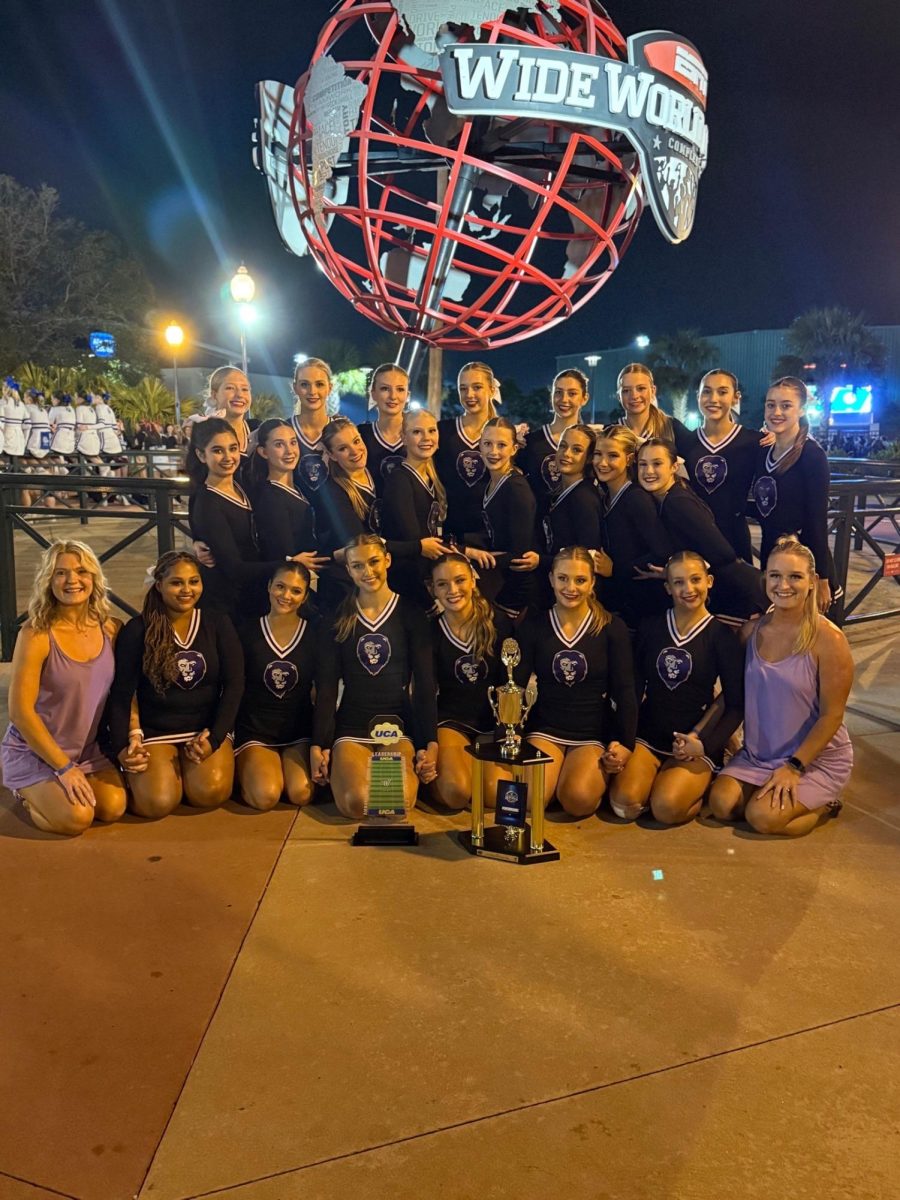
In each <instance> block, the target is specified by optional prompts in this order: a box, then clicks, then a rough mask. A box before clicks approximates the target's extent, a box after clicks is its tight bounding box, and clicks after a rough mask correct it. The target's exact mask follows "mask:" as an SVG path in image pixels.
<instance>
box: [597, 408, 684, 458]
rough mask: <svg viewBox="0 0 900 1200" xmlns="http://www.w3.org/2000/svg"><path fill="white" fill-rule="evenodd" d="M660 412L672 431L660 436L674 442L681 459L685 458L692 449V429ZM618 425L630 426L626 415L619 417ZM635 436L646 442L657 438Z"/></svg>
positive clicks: (650, 435) (642, 435)
mask: <svg viewBox="0 0 900 1200" xmlns="http://www.w3.org/2000/svg"><path fill="white" fill-rule="evenodd" d="M659 411H660V413H661V414H662V416H664V417H665V419H666V420H667V421H668V423H669V430H670V432H665V431H664V432H663V433H662V434H660V435H659V436H661V437H663V438H664V439H665V440H666V441H668V442H674V444H675V449H676V450H677V451H678V453H679V454H680V455H681V457H682V458H684V457H685V454H686V453H687V451H688V450H689V449H690V446H691V440H692V438H693V436H694V435H693V434H692V433H691V431H690V429H688V427H687V425H684V424H682V422H681V421H679V420H678V418H677V417H670V416H669V414H668V413H666V412H663V410H662V409H660V410H659ZM616 424H617V425H627V424H628V423H627V421H626V420H625V415H624V413H623V415H622V416H621V417H619V419H618V421H617V422H616ZM631 432H632V433H634V430H633V429H632V431H631ZM634 436H635V437H636V438H637V439H638V441H641V442H646V441H647V440H648V439H649V438H651V437H655V436H657V435H655V434H651V433H644V434H640V433H635V434H634Z"/></svg>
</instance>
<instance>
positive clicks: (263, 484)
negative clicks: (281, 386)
mask: <svg viewBox="0 0 900 1200" xmlns="http://www.w3.org/2000/svg"><path fill="white" fill-rule="evenodd" d="M299 461H300V445H299V442H298V440H297V434H296V431H295V430H294V427H293V426H292V425H291V424H290V422H289V421H283V420H282V419H281V418H280V417H271V418H270V419H269V420H268V421H263V423H262V424H261V425H260V427H259V429H258V430H257V431H256V452H255V454H254V456H253V460H252V462H251V464H250V470H249V472H248V475H249V478H248V487H249V490H250V499H251V503H252V504H253V515H254V517H255V524H256V536H257V540H258V542H259V550H260V553H261V555H262V557H263V558H264V559H272V560H277V559H285V558H288V557H293V560H294V562H298V563H302V565H303V566H304V567H306V568H307V570H310V571H316V570H318V569H319V567H322V566H325V565H326V564H327V563H328V561H329V560H328V558H327V557H325V556H323V555H319V554H318V552H317V551H316V550H315V548H314V547H315V544H316V532H315V520H314V517H313V510H312V505H311V504H310V503H309V501H308V500H307V499H306V497H305V496H304V495H303V493H302V492H301V491H299V490H298V489H297V488H296V487H295V486H294V471H295V469H296V467H297V463H298V462H299Z"/></svg>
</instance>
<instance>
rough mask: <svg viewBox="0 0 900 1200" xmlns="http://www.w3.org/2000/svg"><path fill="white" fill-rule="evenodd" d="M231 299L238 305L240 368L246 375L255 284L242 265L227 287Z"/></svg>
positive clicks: (253, 311)
mask: <svg viewBox="0 0 900 1200" xmlns="http://www.w3.org/2000/svg"><path fill="white" fill-rule="evenodd" d="M229 286H230V288H231V298H232V300H233V301H234V302H235V304H237V305H238V321H239V322H240V326H241V367H242V368H243V371H244V374H245V375H246V374H247V326H248V325H251V324H252V323H253V321H254V320H255V319H256V311H255V310H254V308H253V305H252V304H251V303H250V301H251V300H252V299H253V297H254V296H255V295H256V284H255V283H254V281H253V276H252V275H251V274H250V272H249V271H248V270H247V268H246V267H245V266H244V264H243V263H241V265H240V266H239V267H238V269H237V270H236V271H235V273H234V277H233V278H232V280H231V284H230V285H229Z"/></svg>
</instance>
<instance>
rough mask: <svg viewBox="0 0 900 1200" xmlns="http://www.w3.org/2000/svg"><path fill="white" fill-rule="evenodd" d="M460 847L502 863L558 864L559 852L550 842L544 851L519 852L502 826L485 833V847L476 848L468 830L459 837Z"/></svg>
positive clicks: (524, 864)
mask: <svg viewBox="0 0 900 1200" xmlns="http://www.w3.org/2000/svg"><path fill="white" fill-rule="evenodd" d="M459 842H460V845H461V846H463V847H464V849H466V850H468V852H469V853H470V854H477V855H478V856H479V857H480V858H496V859H499V860H501V861H502V862H514V863H518V864H519V865H520V866H522V867H526V866H528V865H529V863H542V862H556V860H557V859H558V858H559V851H558V850H557V849H556V847H555V846H551V845H550V843H549V842H544V848H543V849H542V850H517V849H516V848H515V847H514V846H512V847H511V846H510V844H509V842H508V841H507V840H506V830H505V828H504V827H503V826H502V825H489V826H488V827H487V829H485V831H484V845H482V846H476V845H475V844H474V843H473V841H472V834H471V831H470V830H468V829H466V830H464V831H463V832H462V833H460V835H459Z"/></svg>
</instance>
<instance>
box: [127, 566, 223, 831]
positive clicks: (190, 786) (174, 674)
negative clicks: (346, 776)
mask: <svg viewBox="0 0 900 1200" xmlns="http://www.w3.org/2000/svg"><path fill="white" fill-rule="evenodd" d="M202 592H203V584H202V583H201V580H200V564H199V562H198V561H197V559H196V558H194V556H193V555H192V554H188V553H186V552H184V551H177V550H170V551H169V552H168V553H166V554H164V555H163V556H162V557H161V558H160V560H159V561H158V562H157V564H156V566H155V567H154V568H153V582H152V583H151V585H150V589H149V591H148V592H147V595H146V597H145V598H144V607H143V610H142V611H141V615H140V616H139V617H132V619H131V620H130V621H129V622H128V624H127V625H126V626H125V628H124V629H123V630H122V633H121V634H120V635H119V639H118V641H117V643H116V674H115V679H114V681H113V686H112V690H111V692H110V704H109V731H110V740H111V742H112V748H113V751H114V752H115V753H116V755H117V756H118V759H119V762H120V763H121V764H122V767H123V768H124V770H125V771H126V772H127V778H128V784H129V788H130V791H131V801H132V807H133V809H134V811H135V812H136V813H137V814H138V815H139V816H142V817H165V816H167V815H168V814H169V813H170V812H171V811H172V810H173V809H174V808H175V807H177V805H178V804H180V803H181V800H182V799H184V800H185V801H186V802H187V803H188V804H191V805H193V806H194V807H195V808H216V807H217V806H218V805H220V804H221V803H222V802H223V801H225V800H227V799H228V797H229V796H230V795H231V788H232V785H233V783H234V754H233V753H232V749H231V741H230V735H231V731H232V729H233V728H234V718H235V715H236V714H237V709H238V704H239V703H240V699H241V693H242V692H243V690H244V656H243V654H242V652H241V644H240V642H239V641H238V638H237V634H236V633H235V631H234V627H233V626H232V624H231V621H230V619H229V618H228V617H227V616H225V614H224V613H218V612H212V611H209V610H207V609H204V610H203V611H202V612H201V611H200V609H199V608H197V602H198V601H199V599H200V596H201V594H202ZM135 697H136V698H137V703H136V704H135V703H134V701H135Z"/></svg>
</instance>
